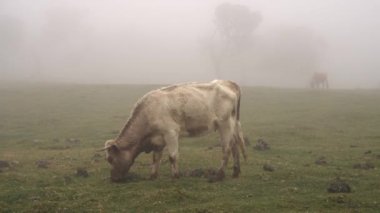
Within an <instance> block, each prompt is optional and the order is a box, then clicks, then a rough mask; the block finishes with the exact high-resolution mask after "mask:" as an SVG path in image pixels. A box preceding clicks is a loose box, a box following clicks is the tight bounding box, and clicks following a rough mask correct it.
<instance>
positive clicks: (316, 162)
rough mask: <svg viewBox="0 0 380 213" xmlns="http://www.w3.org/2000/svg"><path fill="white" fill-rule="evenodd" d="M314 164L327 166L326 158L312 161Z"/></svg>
mask: <svg viewBox="0 0 380 213" xmlns="http://www.w3.org/2000/svg"><path fill="white" fill-rule="evenodd" d="M314 163H315V164H317V165H321V166H325V165H327V161H326V157H324V156H321V157H319V158H318V159H317V160H316V161H314Z"/></svg>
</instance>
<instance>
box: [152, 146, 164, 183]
mask: <svg viewBox="0 0 380 213" xmlns="http://www.w3.org/2000/svg"><path fill="white" fill-rule="evenodd" d="M161 157H162V150H159V151H154V152H153V163H152V171H151V174H150V179H152V180H154V179H156V178H157V177H158V169H159V168H160V164H161Z"/></svg>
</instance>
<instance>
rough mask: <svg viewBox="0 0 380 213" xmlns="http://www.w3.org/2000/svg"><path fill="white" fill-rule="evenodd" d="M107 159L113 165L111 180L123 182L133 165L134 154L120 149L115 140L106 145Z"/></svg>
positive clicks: (107, 142)
mask: <svg viewBox="0 0 380 213" xmlns="http://www.w3.org/2000/svg"><path fill="white" fill-rule="evenodd" d="M104 150H105V151H106V159H107V161H108V163H109V164H111V166H112V169H111V180H112V181H114V182H117V181H121V180H122V179H123V178H124V176H125V175H126V174H127V173H128V171H129V168H130V167H131V166H132V164H133V158H132V154H131V152H130V151H129V150H124V149H120V148H119V147H118V145H117V144H116V142H115V140H108V141H106V142H105V144H104Z"/></svg>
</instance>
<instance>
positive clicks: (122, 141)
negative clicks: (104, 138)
mask: <svg viewBox="0 0 380 213" xmlns="http://www.w3.org/2000/svg"><path fill="white" fill-rule="evenodd" d="M147 135H149V128H148V127H147V125H146V122H145V119H143V118H139V119H132V118H131V119H129V120H128V122H127V124H126V125H125V127H124V129H123V130H122V131H121V133H120V134H119V136H118V138H117V139H116V142H117V143H118V145H119V147H120V148H121V149H134V147H135V146H138V145H139V143H141V141H142V140H143V139H144V138H145V137H146V136H147Z"/></svg>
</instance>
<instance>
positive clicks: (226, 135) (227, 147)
mask: <svg viewBox="0 0 380 213" xmlns="http://www.w3.org/2000/svg"><path fill="white" fill-rule="evenodd" d="M233 130H234V127H233V122H232V121H231V120H230V119H229V120H228V121H226V122H222V123H221V124H219V133H220V140H221V143H222V151H223V157H222V163H221V166H220V168H219V171H218V174H217V177H216V178H215V180H223V179H224V177H225V170H226V167H227V164H228V160H229V157H230V155H231V145H232V144H231V142H232V140H233Z"/></svg>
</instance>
